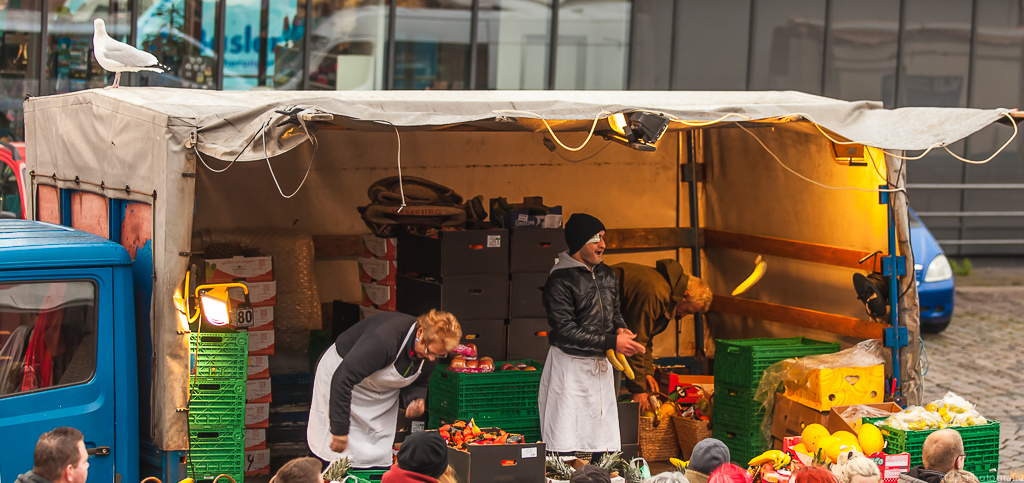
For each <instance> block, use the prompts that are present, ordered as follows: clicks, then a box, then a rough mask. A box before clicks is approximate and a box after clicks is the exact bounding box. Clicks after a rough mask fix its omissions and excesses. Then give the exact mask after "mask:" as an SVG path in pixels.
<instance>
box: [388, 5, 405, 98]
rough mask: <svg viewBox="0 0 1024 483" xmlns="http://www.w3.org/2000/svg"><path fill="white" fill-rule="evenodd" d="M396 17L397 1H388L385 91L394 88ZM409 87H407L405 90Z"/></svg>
mask: <svg viewBox="0 0 1024 483" xmlns="http://www.w3.org/2000/svg"><path fill="white" fill-rule="evenodd" d="M397 15H398V3H397V0H388V41H387V42H388V61H387V62H388V63H387V68H386V69H385V71H384V89H386V90H391V89H394V88H395V25H397V23H398V21H397V19H396V18H395V17H396V16H397ZM410 87H411V86H408V85H407V86H406V89H408V88H410Z"/></svg>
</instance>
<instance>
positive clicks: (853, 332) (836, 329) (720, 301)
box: [709, 291, 889, 339]
mask: <svg viewBox="0 0 1024 483" xmlns="http://www.w3.org/2000/svg"><path fill="white" fill-rule="evenodd" d="M850 296H851V297H853V293H852V291H851V294H850ZM709 311H710V312H718V313H722V314H732V315H739V316H741V317H750V318H752V319H758V320H768V321H771V322H778V323H781V324H787V325H793V326H797V327H807V328H809V329H816V330H821V331H825V332H832V333H833V334H841V335H848V336H851V337H859V338H861V339H881V338H882V337H883V336H884V334H885V329H886V328H888V327H889V325H888V324H881V323H878V322H872V321H868V320H861V319H855V318H853V317H846V316H842V315H835V314H829V313H825V312H818V311H815V310H808V309H800V308H797V307H790V306H788V305H777V304H770V303H767V302H760V301H757V300H748V299H741V298H736V297H730V296H728V295H717V294H716V295H715V296H714V298H713V299H712V300H711V309H710V310H709Z"/></svg>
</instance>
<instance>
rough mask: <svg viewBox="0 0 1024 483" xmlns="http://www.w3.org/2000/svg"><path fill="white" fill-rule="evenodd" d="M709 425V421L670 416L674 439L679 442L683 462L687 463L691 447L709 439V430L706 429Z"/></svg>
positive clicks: (691, 450)
mask: <svg viewBox="0 0 1024 483" xmlns="http://www.w3.org/2000/svg"><path fill="white" fill-rule="evenodd" d="M710 423H711V421H696V420H693V419H690V418H681V417H679V416H672V426H674V427H675V430H676V438H677V439H678V441H679V450H680V451H681V452H682V453H683V460H685V461H689V460H690V456H691V453H692V452H693V447H694V446H696V445H697V443H699V442H700V441H701V440H702V439H705V438H710V437H711V430H710V429H708V426H709V425H710Z"/></svg>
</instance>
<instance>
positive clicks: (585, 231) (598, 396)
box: [537, 213, 645, 454]
mask: <svg viewBox="0 0 1024 483" xmlns="http://www.w3.org/2000/svg"><path fill="white" fill-rule="evenodd" d="M604 233H605V228H604V224H603V223H601V221H600V220H598V219H597V218H594V217H593V216H590V215H588V214H585V213H576V214H574V215H572V217H570V218H569V221H568V222H566V223H565V241H566V244H567V245H568V246H569V249H568V250H567V251H564V252H562V253H560V254H559V255H558V260H557V261H556V262H555V266H554V267H552V269H551V273H550V275H548V280H547V283H546V284H545V285H544V308H545V309H546V310H547V313H548V325H550V326H551V330H550V331H549V332H548V342H549V343H550V344H551V350H549V351H548V357H547V361H546V362H545V365H544V373H543V374H542V375H541V380H540V389H539V391H538V397H537V403H538V409H539V412H540V427H541V429H540V431H541V435H542V436H543V437H544V442H545V443H546V444H547V450H548V451H552V452H557V453H563V454H564V453H575V452H587V453H603V452H607V451H619V449H620V446H621V444H620V439H619V417H618V410H617V407H616V402H615V371H614V370H613V369H612V367H611V364H610V363H609V362H608V360H607V358H606V351H608V350H611V349H614V350H617V351H618V352H621V353H622V354H623V355H625V356H627V357H628V356H632V355H633V354H637V353H643V352H644V350H645V349H644V346H642V345H640V344H637V343H636V342H634V341H633V339H634V338H635V337H636V336H635V335H634V334H633V333H632V332H630V331H629V329H628V328H626V323H625V321H623V319H622V314H621V313H620V312H619V288H618V281H617V280H616V279H615V274H614V273H612V270H611V269H610V268H608V266H607V265H605V264H604V263H603V259H602V256H603V255H604V249H605V243H604Z"/></svg>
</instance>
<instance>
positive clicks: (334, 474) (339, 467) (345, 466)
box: [320, 456, 352, 483]
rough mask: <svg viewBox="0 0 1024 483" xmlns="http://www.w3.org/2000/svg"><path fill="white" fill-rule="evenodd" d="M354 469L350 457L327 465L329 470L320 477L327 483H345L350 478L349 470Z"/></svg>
mask: <svg viewBox="0 0 1024 483" xmlns="http://www.w3.org/2000/svg"><path fill="white" fill-rule="evenodd" d="M351 469H352V463H350V462H349V461H348V456H346V457H344V458H341V459H336V460H334V461H332V462H331V464H329V465H327V469H325V470H324V472H323V473H322V474H321V475H320V476H321V477H322V478H323V480H324V482H325V483H330V482H332V481H345V478H346V477H347V476H348V472H349V470H351Z"/></svg>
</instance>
